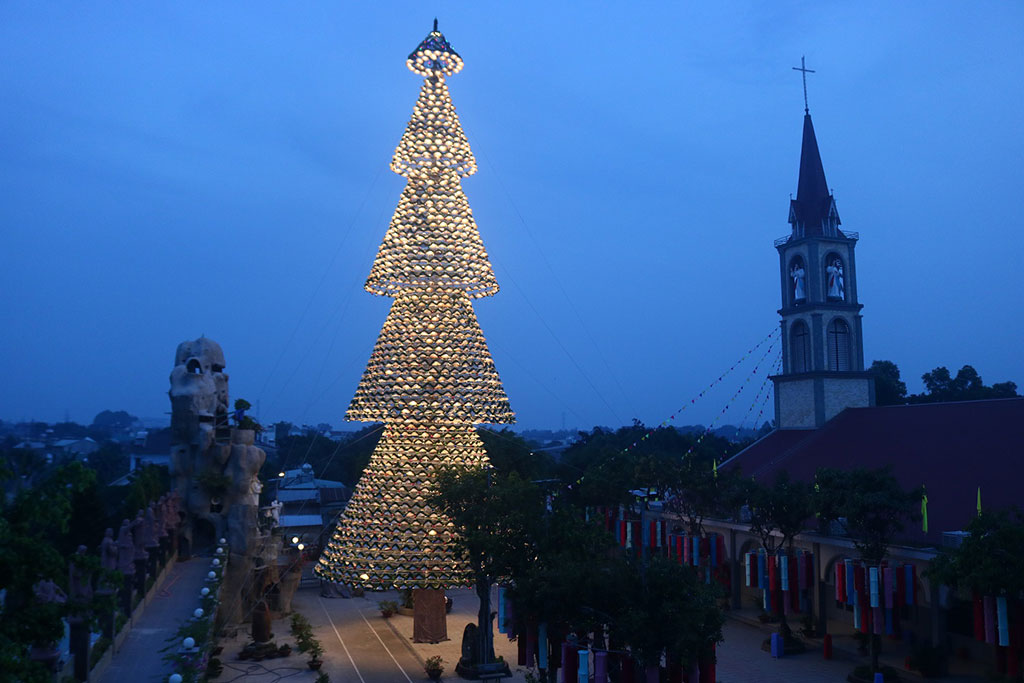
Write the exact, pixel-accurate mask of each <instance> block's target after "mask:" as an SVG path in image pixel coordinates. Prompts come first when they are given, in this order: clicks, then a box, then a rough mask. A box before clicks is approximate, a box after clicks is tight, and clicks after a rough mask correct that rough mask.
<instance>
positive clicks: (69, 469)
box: [0, 462, 96, 683]
mask: <svg viewBox="0 0 1024 683" xmlns="http://www.w3.org/2000/svg"><path fill="white" fill-rule="evenodd" d="M95 484H96V478H95V473H93V472H92V471H91V470H89V469H88V468H86V467H83V466H82V464H81V463H77V462H76V463H70V464H68V465H64V466H60V467H55V468H52V469H50V470H48V471H47V472H46V474H45V476H44V477H43V478H41V480H40V481H39V482H38V483H37V484H36V485H35V486H33V487H32V488H31V489H28V488H23V489H21V490H20V491H18V493H17V494H15V495H14V496H13V497H12V498H10V499H6V498H4V499H0V505H2V509H0V512H2V514H0V589H3V590H4V591H6V598H5V602H4V608H3V610H2V611H0V671H3V672H4V674H6V675H8V676H10V677H11V678H12V679H13V680H19V681H27V682H33V683H34V682H36V681H39V682H42V681H47V680H50V679H51V678H52V676H47V674H46V672H44V671H42V667H40V666H39V665H38V664H36V663H34V662H32V661H31V659H30V658H29V656H28V654H29V648H30V647H31V646H32V645H34V644H42V643H46V642H48V641H51V640H56V639H58V638H60V636H61V634H62V633H63V623H62V621H61V617H62V616H63V607H62V606H59V605H56V604H52V603H41V602H39V600H38V599H37V598H36V597H35V593H34V591H33V586H34V585H35V584H36V582H38V581H39V580H40V579H53V580H55V581H56V582H57V583H58V584H61V585H63V586H64V587H65V588H66V578H65V577H66V576H67V569H66V564H65V559H64V558H65V556H66V550H64V549H66V548H68V547H70V546H71V543H72V540H77V539H74V538H73V537H72V536H71V533H72V532H73V531H74V529H73V527H72V516H73V514H74V510H75V503H76V499H79V498H80V497H81V496H82V495H83V494H84V493H85V492H87V491H88V490H89V488H90V487H95Z"/></svg>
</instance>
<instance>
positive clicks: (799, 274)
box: [789, 256, 807, 306]
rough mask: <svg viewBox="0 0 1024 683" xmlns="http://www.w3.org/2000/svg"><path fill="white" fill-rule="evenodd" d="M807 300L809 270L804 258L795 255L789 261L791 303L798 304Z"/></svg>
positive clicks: (792, 304)
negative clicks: (805, 265) (806, 267)
mask: <svg viewBox="0 0 1024 683" xmlns="http://www.w3.org/2000/svg"><path fill="white" fill-rule="evenodd" d="M806 302H807V270H806V269H805V268H804V260H803V259H802V258H800V257H799V256H794V257H793V259H792V260H791V261H790V262H789V305H790V306H796V305H797V304H802V303H806Z"/></svg>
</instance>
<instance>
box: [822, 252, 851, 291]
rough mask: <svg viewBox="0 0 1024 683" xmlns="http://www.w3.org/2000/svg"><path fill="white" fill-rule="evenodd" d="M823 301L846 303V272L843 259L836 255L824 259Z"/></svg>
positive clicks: (832, 254)
mask: <svg viewBox="0 0 1024 683" xmlns="http://www.w3.org/2000/svg"><path fill="white" fill-rule="evenodd" d="M825 299H826V300H828V301H846V272H845V269H844V268H843V259H841V258H840V257H839V254H836V253H831V254H829V255H828V256H826V257H825Z"/></svg>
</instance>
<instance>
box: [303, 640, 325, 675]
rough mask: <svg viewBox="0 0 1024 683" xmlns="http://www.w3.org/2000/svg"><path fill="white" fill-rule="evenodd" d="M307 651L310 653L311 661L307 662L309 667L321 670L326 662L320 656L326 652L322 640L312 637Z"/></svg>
mask: <svg viewBox="0 0 1024 683" xmlns="http://www.w3.org/2000/svg"><path fill="white" fill-rule="evenodd" d="M306 652H308V653H309V661H308V662H307V664H308V665H309V668H310V669H312V670H313V671H319V670H320V667H321V666H323V663H324V660H322V659H320V656H321V655H323V653H324V648H323V647H322V646H321V645H320V641H319V640H316V639H315V638H314V639H312V640H311V641H310V643H309V647H308V648H306Z"/></svg>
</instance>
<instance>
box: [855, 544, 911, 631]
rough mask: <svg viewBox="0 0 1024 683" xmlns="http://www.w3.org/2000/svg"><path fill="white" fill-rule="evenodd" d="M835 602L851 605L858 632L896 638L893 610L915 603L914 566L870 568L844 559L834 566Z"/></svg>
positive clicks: (897, 622)
mask: <svg viewBox="0 0 1024 683" xmlns="http://www.w3.org/2000/svg"><path fill="white" fill-rule="evenodd" d="M835 586H836V594H835V599H836V602H838V603H841V604H846V605H852V606H853V627H854V629H856V630H858V631H860V632H861V633H876V634H882V633H885V634H886V635H889V636H892V637H894V638H898V637H899V636H900V620H899V616H898V612H896V611H895V610H897V609H899V608H901V607H903V606H908V607H913V606H914V605H916V604H917V592H918V591H917V590H916V588H917V567H916V566H915V565H913V564H910V563H904V564H897V563H890V562H883V563H882V564H881V566H877V567H869V566H867V565H866V564H865V563H863V562H861V561H860V560H853V559H846V560H843V561H842V562H836V565H835Z"/></svg>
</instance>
